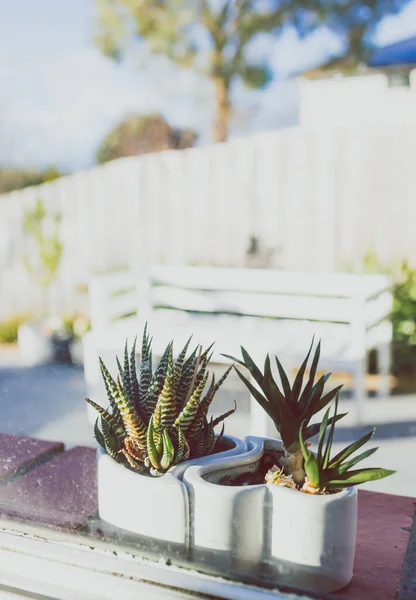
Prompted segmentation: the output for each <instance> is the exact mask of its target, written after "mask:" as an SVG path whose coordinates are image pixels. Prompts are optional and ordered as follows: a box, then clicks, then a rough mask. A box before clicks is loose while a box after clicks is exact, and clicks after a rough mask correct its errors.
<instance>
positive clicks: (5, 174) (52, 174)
mask: <svg viewBox="0 0 416 600" xmlns="http://www.w3.org/2000/svg"><path fill="white" fill-rule="evenodd" d="M61 176H62V173H61V172H60V171H59V170H58V169H57V168H56V167H53V166H52V167H48V168H47V169H44V170H37V169H13V168H7V167H2V166H1V165H0V194H5V193H7V192H11V191H13V190H20V189H22V188H25V187H28V186H30V185H38V184H40V183H45V182H47V181H52V180H53V179H57V178H58V177H61Z"/></svg>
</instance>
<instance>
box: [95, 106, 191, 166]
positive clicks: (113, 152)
mask: <svg viewBox="0 0 416 600" xmlns="http://www.w3.org/2000/svg"><path fill="white" fill-rule="evenodd" d="M196 138H197V136H196V133H195V132H194V131H191V130H188V129H184V130H177V129H172V127H171V126H170V125H169V123H167V122H166V121H165V119H164V118H163V117H161V116H160V115H157V114H154V115H145V116H143V115H139V116H138V115H135V116H131V117H128V118H127V119H125V120H124V121H123V122H122V123H120V124H119V125H117V126H116V127H115V128H114V129H112V130H111V131H110V133H108V134H107V135H106V136H105V138H104V139H103V141H102V142H101V143H100V145H99V147H98V150H97V152H96V160H97V163H104V162H107V161H109V160H113V159H115V158H121V157H122V156H135V155H137V154H146V153H147V152H159V151H160V150H168V149H183V148H189V147H191V146H193V145H194V143H195V141H196Z"/></svg>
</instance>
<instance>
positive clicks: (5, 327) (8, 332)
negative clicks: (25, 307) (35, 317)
mask: <svg viewBox="0 0 416 600" xmlns="http://www.w3.org/2000/svg"><path fill="white" fill-rule="evenodd" d="M30 318H31V316H30V315H28V314H27V315H15V316H14V317H10V319H6V320H5V321H1V322H0V343H2V344H14V343H16V342H17V332H18V330H19V327H20V325H22V324H23V323H26V322H27V321H30Z"/></svg>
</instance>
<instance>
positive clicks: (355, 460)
mask: <svg viewBox="0 0 416 600" xmlns="http://www.w3.org/2000/svg"><path fill="white" fill-rule="evenodd" d="M376 450H378V446H376V447H375V448H370V450H366V451H365V452H361V454H359V455H358V456H356V457H355V458H352V459H351V460H348V461H347V462H344V463H342V464H341V465H339V466H338V467H337V471H338V473H345V471H348V469H350V468H351V467H353V466H354V465H356V464H357V463H359V462H361V461H362V460H364V459H365V458H368V457H369V456H371V455H372V454H374V452H375V451H376Z"/></svg>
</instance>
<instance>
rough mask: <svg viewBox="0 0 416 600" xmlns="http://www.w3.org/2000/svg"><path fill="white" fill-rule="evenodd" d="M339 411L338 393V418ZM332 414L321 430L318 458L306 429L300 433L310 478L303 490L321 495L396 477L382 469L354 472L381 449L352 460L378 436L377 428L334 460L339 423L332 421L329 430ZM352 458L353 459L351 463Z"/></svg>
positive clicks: (365, 452) (336, 402)
mask: <svg viewBox="0 0 416 600" xmlns="http://www.w3.org/2000/svg"><path fill="white" fill-rule="evenodd" d="M337 411H338V394H337V397H336V400H335V408H334V417H336V416H337ZM329 412H330V408H328V410H327V411H326V413H325V416H324V418H323V419H322V423H321V426H320V430H319V442H318V451H317V453H316V455H315V454H314V453H313V452H311V451H310V450H309V449H308V448H307V445H306V444H305V440H304V429H303V425H304V424H302V426H301V428H300V430H299V443H300V446H301V449H302V454H303V458H304V469H305V473H306V477H307V481H306V483H305V484H304V485H303V487H302V490H303V491H305V492H307V493H311V494H320V493H323V492H325V491H326V490H337V489H342V488H345V487H349V486H353V485H358V484H360V483H365V482H366V481H374V480H376V479H382V478H383V477H387V476H388V475H392V474H393V473H395V471H391V470H389V469H382V468H378V467H377V468H364V469H354V470H351V468H352V467H354V466H355V465H356V464H357V463H359V462H361V461H362V460H364V459H365V458H368V457H369V456H371V455H372V454H374V452H375V451H376V450H378V448H370V449H369V450H366V451H364V452H362V453H361V454H359V455H358V456H355V457H354V458H350V456H351V455H352V454H354V453H355V452H356V451H357V450H359V449H360V448H361V447H362V446H364V444H366V443H367V442H368V441H369V440H370V439H371V438H372V437H373V435H374V431H375V429H372V430H371V431H369V432H368V433H366V434H365V435H363V437H361V438H360V439H359V440H357V441H356V442H353V443H352V444H350V445H349V446H347V447H346V448H344V449H343V450H341V452H339V453H338V454H337V455H336V456H334V457H333V458H331V448H332V442H333V439H334V431H335V421H336V419H335V418H333V419H332V424H331V426H330V428H329V433H328V431H327V429H328V424H329V420H330V419H329ZM347 459H349V460H347Z"/></svg>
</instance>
